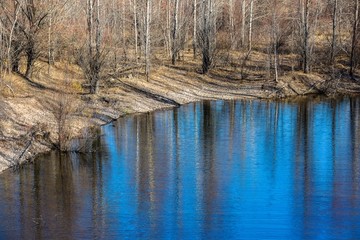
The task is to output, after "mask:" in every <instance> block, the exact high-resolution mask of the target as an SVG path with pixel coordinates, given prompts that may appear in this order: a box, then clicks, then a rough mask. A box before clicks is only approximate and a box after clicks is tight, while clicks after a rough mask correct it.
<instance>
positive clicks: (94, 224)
mask: <svg viewBox="0 0 360 240" xmlns="http://www.w3.org/2000/svg"><path fill="white" fill-rule="evenodd" d="M359 107H360V100H359V99H352V100H350V99H345V100H342V101H335V100H327V101H317V100H315V101H311V102H309V101H304V102H300V103H297V104H291V103H280V102H261V101H237V102H224V101H218V102H210V103H209V102H206V103H204V104H201V103H196V104H190V105H186V106H183V107H181V108H179V109H175V110H174V111H158V112H155V113H149V114H142V115H137V116H132V117H127V118H122V119H120V120H119V121H118V122H116V123H114V125H108V126H106V127H104V136H103V141H102V143H101V144H102V149H103V150H102V152H101V153H95V154H93V155H91V156H79V155H73V156H70V157H66V158H64V157H63V158H62V159H61V160H59V159H58V158H57V157H56V154H52V155H49V156H47V157H44V160H43V161H37V162H36V163H35V164H34V165H31V166H27V167H25V168H24V169H23V170H21V171H20V172H19V173H16V174H11V173H10V172H8V173H5V174H3V175H0V183H1V185H0V202H1V203H2V205H3V206H5V208H0V219H1V220H0V223H1V224H0V239H2V238H24V236H26V237H28V236H30V238H31V236H33V237H35V238H38V239H41V238H49V237H54V236H56V237H59V238H97V237H98V238H107V239H108V238H113V239H118V238H129V239H134V238H142V239H148V238H153V239H177V238H178V239H204V238H205V239H207V238H209V239H229V238H233V239H359V238H360V145H359V144H360V108H359ZM45 158H52V161H45Z"/></svg>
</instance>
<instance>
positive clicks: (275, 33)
mask: <svg viewBox="0 0 360 240" xmlns="http://www.w3.org/2000/svg"><path fill="white" fill-rule="evenodd" d="M272 12H273V19H272V23H273V26H272V38H273V50H274V71H275V81H276V82H278V79H279V74H278V53H277V38H278V26H277V16H276V14H277V0H274V8H273V11H272Z"/></svg>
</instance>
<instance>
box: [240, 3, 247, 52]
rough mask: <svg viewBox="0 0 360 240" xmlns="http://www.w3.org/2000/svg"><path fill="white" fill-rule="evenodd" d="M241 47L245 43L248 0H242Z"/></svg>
mask: <svg viewBox="0 0 360 240" xmlns="http://www.w3.org/2000/svg"><path fill="white" fill-rule="evenodd" d="M241 17H242V20H241V47H244V45H245V22H246V0H242V8H241Z"/></svg>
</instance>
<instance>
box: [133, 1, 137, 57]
mask: <svg viewBox="0 0 360 240" xmlns="http://www.w3.org/2000/svg"><path fill="white" fill-rule="evenodd" d="M133 4H134V38H135V60H136V63H138V27H137V25H138V19H137V1H136V0H134V1H133Z"/></svg>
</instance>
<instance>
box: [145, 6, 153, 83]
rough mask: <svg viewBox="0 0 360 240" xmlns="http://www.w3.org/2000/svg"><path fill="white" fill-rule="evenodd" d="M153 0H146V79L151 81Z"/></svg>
mask: <svg viewBox="0 0 360 240" xmlns="http://www.w3.org/2000/svg"><path fill="white" fill-rule="evenodd" d="M151 1H152V0H146V18H145V26H146V33H145V74H146V79H147V80H148V81H149V76H150V39H151V38H150V22H151Z"/></svg>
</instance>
